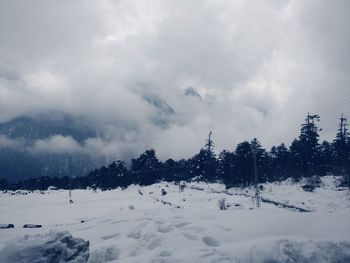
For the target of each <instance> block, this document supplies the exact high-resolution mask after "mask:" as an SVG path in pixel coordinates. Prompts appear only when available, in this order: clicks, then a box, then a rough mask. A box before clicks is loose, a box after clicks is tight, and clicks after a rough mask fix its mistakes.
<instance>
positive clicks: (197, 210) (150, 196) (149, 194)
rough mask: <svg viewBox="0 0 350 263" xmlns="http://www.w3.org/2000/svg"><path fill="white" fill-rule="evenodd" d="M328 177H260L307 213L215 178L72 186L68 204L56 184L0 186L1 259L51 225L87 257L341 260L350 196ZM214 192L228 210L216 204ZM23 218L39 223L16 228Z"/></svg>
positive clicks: (346, 255)
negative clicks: (14, 189)
mask: <svg viewBox="0 0 350 263" xmlns="http://www.w3.org/2000/svg"><path fill="white" fill-rule="evenodd" d="M334 181H335V179H334V178H332V177H326V178H323V186H322V187H321V188H318V189H316V190H315V192H313V193H309V192H304V191H303V190H302V189H301V185H300V184H291V183H290V182H289V181H285V182H282V183H281V184H275V183H272V184H264V188H265V190H264V191H263V192H262V196H263V197H264V198H268V199H272V200H276V201H279V202H288V203H289V204H292V205H295V206H298V207H303V208H307V209H309V210H312V211H313V212H310V213H300V212H296V211H293V210H289V209H284V208H280V207H277V206H275V205H272V204H268V203H262V207H261V208H260V209H255V208H254V205H253V202H252V199H251V198H250V197H249V195H252V193H253V189H239V188H234V189H229V190H228V191H227V193H228V194H227V193H225V188H224V186H223V185H220V184H205V183H191V184H188V185H187V187H186V189H185V190H184V192H179V190H178V186H177V185H174V184H172V183H159V184H155V185H152V186H147V187H140V186H135V185H133V186H130V187H129V188H127V189H125V190H121V189H116V190H112V191H104V192H101V191H96V192H94V191H92V190H75V191H73V200H74V203H73V204H68V192H67V191H63V190H57V191H54V190H49V191H45V192H44V194H41V193H40V192H39V191H37V192H34V193H29V194H27V195H21V194H15V195H11V194H10V193H2V194H0V211H1V212H0V223H1V224H7V223H12V224H14V225H15V228H13V229H0V262H1V259H2V258H1V256H2V255H4V254H2V253H4V252H3V250H4V249H6V250H7V251H8V246H10V247H11V244H13V243H14V241H13V240H17V241H18V240H21V238H23V237H24V236H25V235H30V236H33V235H35V234H42V235H45V234H47V233H49V232H50V231H54V232H52V233H60V232H61V231H68V232H69V233H70V234H71V235H72V236H73V237H74V238H82V239H84V240H88V241H89V242H90V257H89V262H347V261H342V260H348V259H350V223H349V222H350V200H349V198H348V194H347V191H346V190H344V189H340V190H341V191H339V189H337V188H335V186H334ZM191 186H192V188H193V189H192V188H191ZM161 189H164V190H165V191H166V192H167V194H166V195H162V193H161V192H162V191H161ZM222 198H225V199H226V203H227V204H228V205H229V207H228V210H219V207H218V200H220V199H222ZM132 207H133V209H132ZM26 223H32V224H41V225H42V226H43V227H42V228H38V229H23V228H22V226H23V225H24V224H26ZM53 235H54V234H53ZM17 243H18V242H17ZM40 244H41V243H40ZM1 251H2V252H1ZM288 260H289V261H288ZM293 260H294V261H293ZM332 260H333V261H332ZM335 260H338V261H335Z"/></svg>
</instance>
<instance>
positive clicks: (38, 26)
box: [0, 0, 350, 158]
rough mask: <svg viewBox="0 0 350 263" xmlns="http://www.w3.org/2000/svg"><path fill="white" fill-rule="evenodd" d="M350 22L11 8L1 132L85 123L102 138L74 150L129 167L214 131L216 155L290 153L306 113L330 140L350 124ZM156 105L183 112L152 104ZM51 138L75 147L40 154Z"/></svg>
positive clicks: (179, 5)
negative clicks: (56, 116)
mask: <svg viewBox="0 0 350 263" xmlns="http://www.w3.org/2000/svg"><path fill="white" fill-rule="evenodd" d="M349 13H350V4H349V1H347V0H337V1H326V0H324V1H316V0H311V1H302V0H290V1H277V0H276V1H275V0H265V1H256V2H255V3H254V4H252V3H248V2H247V1H243V0H237V1H217V0H216V1H199V0H192V1H129V0H125V1H97V2H96V1H73V2H72V1H68V0H64V1H58V2H57V1H44V2H43V1H36V0H31V1H16V0H4V1H1V2H0V36H1V41H0V122H2V121H6V120H9V119H11V118H13V117H16V116H19V115H22V114H26V113H29V112H33V111H46V110H60V111H65V112H68V113H72V114H76V115H84V116H86V117H88V118H90V119H91V121H93V122H94V123H95V124H97V125H98V126H99V127H101V129H102V133H103V136H102V137H103V138H91V140H88V141H86V142H85V144H84V145H75V146H74V147H76V148H75V149H76V150H77V149H78V148H79V147H82V148H83V149H84V151H85V150H86V149H91V151H92V152H94V151H97V150H96V149H99V150H98V151H99V152H103V153H104V154H106V155H111V156H114V157H121V158H122V157H123V156H128V155H130V154H134V153H139V152H141V151H143V150H144V149H145V148H148V147H151V146H153V147H154V148H155V149H156V150H157V152H158V153H159V155H160V156H161V157H162V158H168V157H172V158H181V157H188V156H190V155H191V154H193V153H195V152H196V151H198V149H199V147H201V146H202V145H203V143H204V140H205V138H206V136H207V134H208V131H209V130H210V129H212V130H213V132H214V140H215V143H216V145H217V150H221V149H223V148H227V149H233V148H234V146H235V144H236V143H238V142H240V141H242V140H244V139H251V138H253V137H258V138H259V139H261V140H262V141H263V142H264V143H265V146H271V145H272V144H276V143H280V142H281V141H285V142H286V143H287V144H289V143H290V141H291V139H292V138H294V137H296V136H297V135H298V130H299V127H300V124H301V122H302V121H303V119H304V117H305V115H306V113H307V112H308V111H310V112H311V113H319V114H320V115H321V123H320V126H321V127H322V128H323V132H322V138H324V139H331V138H332V137H334V135H335V132H336V125H337V118H338V117H339V116H340V114H341V113H342V112H343V113H345V114H346V115H347V116H348V117H349V118H350V107H349V103H350V92H349V83H350V75H349V72H350V49H349V46H350V29H349V27H348V25H349V24H350V16H349ZM187 87H194V88H195V89H196V90H197V91H198V93H199V94H200V96H201V97H202V98H203V100H200V99H199V98H198V97H195V96H184V93H185V89H186V88H187ZM145 94H146V95H145ZM154 95H157V97H158V98H160V99H161V100H162V101H164V102H166V104H167V105H169V106H170V107H171V108H172V109H173V110H174V111H175V114H167V113H164V112H162V110H161V109H158V108H156V107H155V105H154V104H152V103H149V101H147V100H145V99H144V98H145V96H154ZM163 105H165V104H163ZM53 139H55V140H56V141H57V140H58V139H60V140H63V139H64V140H66V141H65V142H67V145H70V146H72V145H74V143H73V142H69V143H68V141H67V138H58V137H57V138H51V139H48V140H46V141H43V142H40V143H41V144H38V145H37V147H39V148H40V147H41V148H40V149H43V147H44V146H45V147H46V146H47V147H49V146H50V145H51V144H54V143H55V142H56V141H55V140H53ZM59 144H60V143H59ZM45 147H44V148H45ZM74 147H73V148H74ZM79 149H80V148H79ZM80 150H81V149H80Z"/></svg>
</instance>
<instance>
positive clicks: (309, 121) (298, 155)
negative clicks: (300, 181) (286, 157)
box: [290, 113, 320, 178]
mask: <svg viewBox="0 0 350 263" xmlns="http://www.w3.org/2000/svg"><path fill="white" fill-rule="evenodd" d="M319 120H320V116H318V115H310V114H309V113H308V114H307V116H306V119H305V123H304V124H302V126H301V131H300V136H299V139H296V140H294V141H293V143H292V145H291V148H290V149H291V152H292V157H293V162H294V164H295V168H296V172H297V173H295V175H296V177H297V178H299V177H300V176H306V177H309V176H311V175H312V174H314V173H316V172H317V169H316V168H317V165H318V161H319V155H320V154H319V143H318V138H319V135H318V132H319V131H320V130H319V129H318V128H317V126H316V124H315V121H319Z"/></svg>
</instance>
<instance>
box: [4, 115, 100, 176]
mask: <svg viewBox="0 0 350 263" xmlns="http://www.w3.org/2000/svg"><path fill="white" fill-rule="evenodd" d="M96 136H97V130H96V129H94V127H93V126H92V125H90V124H88V121H87V120H85V119H84V118H82V117H73V116H71V115H68V114H65V113H62V112H49V113H32V114H30V115H26V116H20V117H17V118H14V119H12V120H10V121H8V122H4V123H0V177H3V178H7V179H8V180H9V181H15V180H18V179H25V178H28V177H39V176H66V175H68V174H69V173H70V172H71V174H72V175H73V176H82V175H85V174H86V173H87V172H89V171H90V170H91V169H92V168H95V167H98V166H99V165H101V164H103V158H101V156H99V155H96V156H92V155H91V153H89V152H87V151H82V149H81V144H82V143H83V142H84V141H85V140H87V139H89V138H96Z"/></svg>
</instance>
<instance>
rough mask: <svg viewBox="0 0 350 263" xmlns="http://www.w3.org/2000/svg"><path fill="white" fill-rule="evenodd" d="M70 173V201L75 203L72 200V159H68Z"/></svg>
mask: <svg viewBox="0 0 350 263" xmlns="http://www.w3.org/2000/svg"><path fill="white" fill-rule="evenodd" d="M68 173H69V174H68V175H69V203H70V204H73V200H72V167H71V162H70V159H69V160H68Z"/></svg>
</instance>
